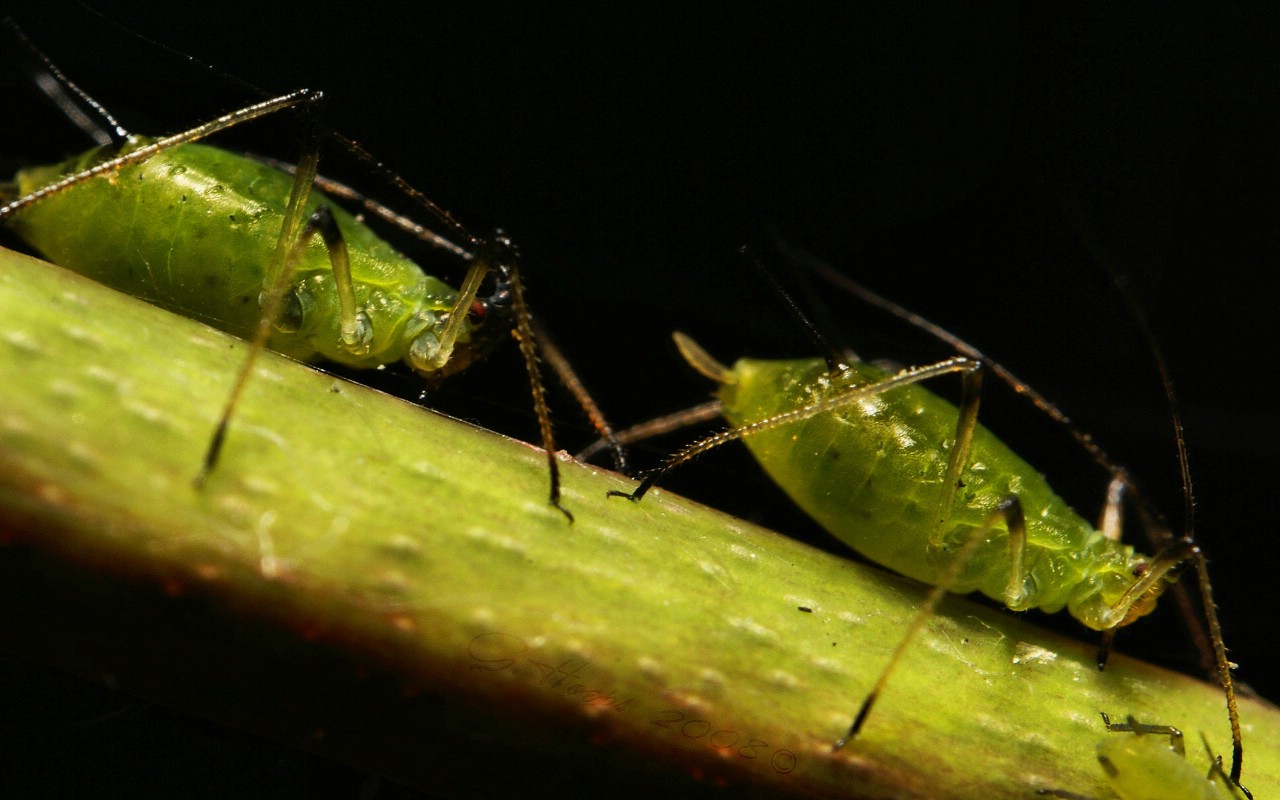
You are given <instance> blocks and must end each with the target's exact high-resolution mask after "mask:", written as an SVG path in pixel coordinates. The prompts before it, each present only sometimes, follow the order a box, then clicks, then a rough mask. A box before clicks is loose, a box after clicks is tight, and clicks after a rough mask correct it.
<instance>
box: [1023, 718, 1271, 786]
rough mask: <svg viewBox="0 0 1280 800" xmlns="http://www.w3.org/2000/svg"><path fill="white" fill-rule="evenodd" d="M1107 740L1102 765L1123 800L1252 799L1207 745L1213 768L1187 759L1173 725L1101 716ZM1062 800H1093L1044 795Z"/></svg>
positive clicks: (1100, 755)
mask: <svg viewBox="0 0 1280 800" xmlns="http://www.w3.org/2000/svg"><path fill="white" fill-rule="evenodd" d="M1102 720H1103V724H1105V725H1106V727H1107V732H1108V733H1112V734H1118V735H1115V736H1107V737H1106V738H1105V739H1103V740H1102V741H1100V742H1098V750H1097V754H1098V763H1099V764H1100V765H1101V766H1102V770H1103V772H1104V773H1106V776H1107V785H1108V786H1109V787H1110V788H1111V790H1112V791H1114V792H1115V793H1116V795H1117V796H1118V797H1119V798H1120V800H1243V799H1244V798H1248V797H1251V795H1250V794H1249V793H1248V792H1247V791H1245V790H1244V789H1243V788H1241V787H1240V786H1238V785H1236V784H1234V783H1232V782H1231V779H1230V778H1228V777H1227V774H1226V772H1225V771H1224V770H1223V768H1222V760H1221V759H1220V758H1216V757H1215V756H1214V755H1213V753H1212V751H1210V750H1209V743H1208V741H1205V752H1206V753H1208V755H1209V769H1208V770H1207V771H1205V770H1204V769H1203V768H1201V767H1197V766H1196V765H1195V764H1194V762H1192V761H1189V760H1187V754H1186V745H1185V744H1184V742H1183V736H1182V731H1180V730H1178V729H1177V728H1175V727H1173V726H1171V725H1153V724H1150V723H1144V722H1138V721H1137V720H1136V719H1134V718H1133V717H1129V719H1128V720H1127V721H1125V722H1119V723H1113V722H1112V721H1111V720H1110V719H1109V718H1108V717H1107V715H1106V714H1103V715H1102ZM1039 794H1041V795H1045V796H1050V797H1060V798H1064V800H1092V798H1087V797H1085V796H1084V795H1079V794H1076V793H1074V792H1070V791H1064V790H1060V789H1059V790H1041V791H1040V792H1039Z"/></svg>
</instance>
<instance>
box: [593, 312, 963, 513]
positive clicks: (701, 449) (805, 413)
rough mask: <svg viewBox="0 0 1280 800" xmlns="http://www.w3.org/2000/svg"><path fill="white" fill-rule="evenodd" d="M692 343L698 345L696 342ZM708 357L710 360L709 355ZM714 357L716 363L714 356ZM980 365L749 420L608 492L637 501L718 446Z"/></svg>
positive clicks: (864, 387)
mask: <svg viewBox="0 0 1280 800" xmlns="http://www.w3.org/2000/svg"><path fill="white" fill-rule="evenodd" d="M685 339H686V340H687V341H688V342H691V341H692V340H688V337H685ZM693 346H694V347H697V345H696V344H695V345H693ZM698 350H701V348H700V347H699V348H698ZM706 357H707V358H708V359H711V357H710V356H709V355H708V356H706ZM711 360H712V362H714V359H711ZM980 366H981V364H980V363H979V362H977V361H974V360H972V359H968V358H964V357H962V356H957V357H956V358H948V359H946V360H944V361H939V362H937V363H936V364H928V365H925V366H921V367H910V368H908V369H904V370H902V371H901V372H899V373H897V374H896V375H891V376H889V377H888V378H885V379H884V380H882V381H877V382H876V383H869V384H860V385H857V386H851V387H848V388H846V389H844V390H842V391H840V392H837V393H836V394H833V395H832V396H830V397H826V398H823V399H822V400H819V401H818V402H815V403H812V404H810V405H807V406H803V407H801V408H796V409H792V410H791V411H786V412H783V413H781V414H775V415H774V416H772V417H766V418H765V419H761V420H756V421H755V422H751V423H748V424H746V425H743V426H741V427H738V428H731V429H729V430H726V431H721V432H719V433H715V434H712V435H710V436H707V437H705V438H702V439H699V440H697V441H695V442H692V443H690V444H688V445H686V446H685V447H683V448H681V449H680V450H678V451H677V452H676V453H675V454H673V455H672V456H670V457H669V458H668V459H667V460H666V461H665V462H664V463H663V464H662V465H661V466H660V467H658V468H657V469H655V470H653V471H652V472H650V473H649V474H648V475H647V476H646V477H645V478H644V480H643V481H641V482H640V485H639V486H637V487H636V489H635V490H634V491H632V492H620V491H611V492H609V496H610V497H625V498H627V499H628V500H632V501H638V500H640V499H641V498H643V497H644V496H645V495H646V494H648V492H649V490H650V489H652V488H653V487H654V486H655V485H656V484H657V483H658V481H660V480H661V479H662V478H663V476H665V475H666V474H667V473H668V472H670V471H671V470H673V469H676V468H677V467H679V466H681V465H683V464H686V463H688V462H689V461H691V460H693V459H694V458H696V457H698V456H700V455H702V454H703V453H705V452H707V451H708V450H714V449H715V448H717V447H719V446H721V445H724V444H728V443H729V442H734V441H738V440H739V439H745V438H747V437H748V436H753V435H755V434H758V433H762V432H763V431H767V430H772V429H774V428H778V427H781V426H783V425H790V424H792V423H795V422H802V421H804V420H806V419H811V418H813V417H816V416H818V415H819V414H826V413H829V412H831V411H837V410H839V409H841V408H845V407H847V406H849V405H852V404H854V403H857V402H858V401H860V400H864V399H866V398H868V397H874V396H875V395H878V394H883V393H885V392H888V391H892V390H893V389H896V388H898V387H901V386H909V385H911V384H914V383H919V382H921V381H926V380H929V379H931V378H936V377H939V376H942V375H949V374H951V373H955V372H961V373H964V372H972V371H974V370H976V369H978V368H979V367H980Z"/></svg>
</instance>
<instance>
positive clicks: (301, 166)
mask: <svg viewBox="0 0 1280 800" xmlns="http://www.w3.org/2000/svg"><path fill="white" fill-rule="evenodd" d="M305 141H307V145H306V147H305V148H304V150H303V153H302V157H301V158H299V159H298V171H297V172H296V173H295V174H294V176H293V187H292V189H290V191H289V201H288V204H287V205H286V207H285V214H284V221H283V223H282V224H281V226H280V236H279V238H278V239H277V240H276V248H275V255H274V257H273V259H272V264H271V268H270V270H269V272H268V273H267V274H268V275H270V276H271V279H270V283H269V285H268V286H267V288H266V291H265V292H264V296H263V302H262V315H261V316H260V317H258V326H257V328H256V329H255V330H254V336H253V340H252V341H251V342H250V345H249V352H248V353H246V355H245V358H244V361H243V362H241V364H240V371H239V373H237V375H236V380H235V383H233V384H232V387H231V392H230V394H228V396H227V400H226V402H225V403H224V404H223V406H222V413H221V415H220V416H219V417H218V424H217V426H216V427H215V428H214V431H213V438H212V439H211V440H210V442H209V448H208V450H207V451H206V452H205V457H204V463H203V464H202V466H201V468H200V472H199V474H197V475H196V478H195V481H194V483H195V487H196V488H197V489H200V488H202V487H203V486H204V484H205V481H207V480H208V478H209V475H210V474H211V473H212V472H213V469H214V467H215V466H216V465H217V463H218V456H219V454H220V453H221V452H222V444H223V442H224V441H225V440H226V436H227V426H228V425H229V424H230V421H231V414H232V413H233V412H234V411H235V407H236V403H237V402H238V401H239V399H240V395H241V393H243V392H244V387H245V385H246V384H247V383H248V381H249V375H250V374H251V373H252V371H253V365H254V363H255V362H256V361H257V359H258V354H259V353H261V352H262V350H263V348H265V347H266V346H267V340H268V339H269V338H271V330H272V328H273V327H274V326H275V324H276V323H277V321H279V319H280V313H281V311H282V310H283V308H284V294H285V292H286V291H287V289H288V287H289V285H290V284H291V283H292V281H293V274H294V272H296V270H297V263H298V259H299V257H300V256H301V254H302V249H303V247H304V246H305V243H303V242H301V241H300V237H299V235H298V230H299V227H300V226H301V224H302V215H303V213H304V211H305V209H306V202H307V197H308V195H310V193H311V186H312V182H313V181H314V179H315V174H316V169H317V168H318V166H319V163H320V142H319V139H318V138H317V136H316V127H315V125H314V123H309V124H308V125H307V138H306V140H305Z"/></svg>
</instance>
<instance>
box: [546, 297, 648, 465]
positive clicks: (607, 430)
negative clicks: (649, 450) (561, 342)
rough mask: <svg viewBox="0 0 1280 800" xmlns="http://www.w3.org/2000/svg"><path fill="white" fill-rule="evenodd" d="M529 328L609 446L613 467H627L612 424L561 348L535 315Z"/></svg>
mask: <svg viewBox="0 0 1280 800" xmlns="http://www.w3.org/2000/svg"><path fill="white" fill-rule="evenodd" d="M529 323H530V328H531V329H532V330H533V333H534V335H535V336H537V337H538V343H539V344H540V345H541V348H540V349H541V351H542V358H543V360H544V361H546V362H547V363H549V364H550V365H551V369H553V370H554V371H555V373H556V375H557V376H558V377H559V378H560V383H562V384H563V385H564V387H565V388H566V389H568V390H569V393H570V394H572V395H573V398H574V399H575V400H577V401H578V406H579V407H580V408H582V410H583V412H584V413H585V414H586V415H587V419H588V420H590V422H591V427H593V428H595V429H596V434H597V435H598V436H599V441H600V442H602V443H603V445H602V447H603V448H605V449H608V450H609V453H610V455H611V456H612V458H613V468H614V470H616V471H618V472H626V471H627V453H626V450H625V449H624V448H623V443H622V441H621V439H620V438H619V436H618V433H617V432H616V431H614V429H613V425H611V424H610V423H609V420H608V418H606V417H605V415H604V411H602V410H601V409H600V405H599V404H598V403H597V402H596V399H595V397H593V396H592V394H591V391H590V390H589V389H587V386H586V384H585V383H583V382H582V378H580V377H579V376H578V371H577V370H575V369H574V368H573V365H572V364H570V363H569V359H568V358H566V357H565V355H564V353H563V352H561V350H560V347H559V346H558V345H557V344H556V343H555V340H553V339H552V338H551V335H550V334H549V333H547V329H546V326H545V325H543V324H542V323H541V322H539V321H538V319H537V317H532V316H531V317H530V320H529Z"/></svg>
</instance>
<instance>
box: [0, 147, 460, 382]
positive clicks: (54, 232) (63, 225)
mask: <svg viewBox="0 0 1280 800" xmlns="http://www.w3.org/2000/svg"><path fill="white" fill-rule="evenodd" d="M150 141H152V140H149V139H146V138H143V137H139V136H131V137H130V138H129V140H128V142H127V143H126V145H125V146H124V147H123V148H121V149H116V148H114V147H101V148H95V149H94V150H90V151H88V152H86V153H84V154H82V155H79V156H76V157H74V158H71V159H69V160H67V161H64V162H62V163H60V164H55V165H52V166H42V167H35V168H31V169H27V170H24V171H22V172H20V173H19V174H18V176H17V188H18V192H19V194H20V195H23V196H25V195H28V194H30V193H31V192H33V191H35V190H36V189H38V188H40V187H43V186H45V185H47V184H50V183H52V182H54V181H55V180H57V179H59V178H62V177H63V176H66V175H73V174H76V173H79V172H82V171H84V170H86V169H89V168H90V167H92V166H94V165H95V164H97V163H100V162H102V161H105V160H106V159H109V158H115V157H117V156H121V155H125V154H127V153H129V152H131V151H134V150H136V149H137V148H139V147H142V146H144V145H146V144H148V143H150ZM293 181H294V178H293V176H291V175H289V174H287V173H285V172H282V171H280V170H278V169H275V168H273V167H270V166H267V165H265V164H262V163H259V162H258V161H255V160H253V159H251V158H248V157H245V156H241V155H237V154H235V153H231V152H228V151H226V150H222V149H219V148H216V147H211V146H207V145H202V144H186V145H181V146H178V147H175V148H172V149H168V150H161V151H160V152H159V153H157V154H155V155H154V156H152V157H150V158H149V159H147V160H146V161H144V162H143V163H141V164H138V165H135V166H128V167H124V168H122V169H120V170H119V171H118V173H116V174H115V175H113V176H111V177H109V178H99V179H95V180H90V181H86V182H84V183H82V184H80V185H77V186H74V187H72V188H70V189H68V190H67V191H64V192H61V193H58V194H54V195H51V196H49V197H46V198H44V199H42V200H41V201H40V202H39V203H35V204H33V205H31V206H29V207H27V208H24V209H22V210H21V211H20V212H19V213H18V214H16V215H14V217H13V218H12V219H11V220H9V225H10V227H11V228H12V229H13V230H14V232H15V233H17V234H18V235H19V236H20V237H22V238H23V239H24V240H25V241H26V242H27V243H28V244H30V245H31V246H32V247H34V248H36V249H37V250H39V251H40V252H41V253H43V254H44V255H45V256H46V257H48V258H49V259H50V260H51V261H53V262H55V263H57V264H60V265H62V266H65V267H68V268H70V269H73V270H75V271H77V272H80V273H82V274H84V275H86V276H88V277H91V278H93V279H94V280H97V281H100V282H102V283H105V284H107V285H109V286H113V287H115V288H117V289H121V290H122V291H126V292H129V293H130V294H133V295H136V296H139V297H142V298H144V299H147V300H149V301H151V302H154V303H156V304H158V305H161V306H164V307H167V308H170V309H172V310H175V311H179V312H181V313H184V314H187V315H189V316H194V317H196V318H198V319H202V320H204V321H206V322H208V323H209V324H211V325H214V326H215V327H218V328H221V329H223V330H226V331H228V332H231V333H235V334H238V335H240V336H242V337H251V335H252V333H253V331H254V328H255V326H256V325H257V323H258V319H259V317H260V316H261V314H262V306H261V304H260V302H259V297H260V295H262V293H263V292H264V290H265V286H266V283H267V281H268V279H269V276H268V270H269V268H270V265H271V264H272V254H273V253H274V252H275V249H276V247H277V242H278V239H279V237H280V230H281V225H282V222H283V220H284V215H285V211H286V203H287V201H288V198H289V194H290V190H291V188H292V185H293ZM321 205H325V206H326V207H327V208H328V209H329V211H330V213H331V214H332V216H333V220H334V223H335V224H336V226H337V228H338V230H339V231H340V233H341V236H342V239H343V240H344V241H345V243H346V250H347V252H348V254H349V259H350V265H351V274H352V281H351V283H352V288H353V290H354V294H355V306H356V307H357V308H358V309H360V314H361V319H360V322H359V326H358V330H357V331H356V335H355V337H354V338H353V340H351V341H346V340H345V337H343V336H341V335H339V333H338V332H339V331H340V328H341V325H340V320H341V316H342V315H341V310H340V298H339V286H338V285H337V284H338V282H337V281H336V280H335V277H334V271H333V268H332V266H331V264H330V258H329V255H328V252H327V250H326V247H325V245H324V244H323V243H322V242H321V241H320V238H319V237H312V239H311V241H310V242H308V243H307V244H306V245H305V250H303V251H302V252H301V253H300V254H299V258H298V261H297V266H296V272H295V273H294V279H293V281H292V288H291V290H290V291H289V292H288V294H287V295H286V297H285V301H284V307H283V309H282V313H281V318H280V320H279V322H278V323H277V324H276V326H275V329H274V330H273V332H272V335H271V339H270V341H269V346H270V347H271V348H272V349H274V350H278V351H280V352H283V353H286V354H288V355H290V356H293V357H294V358H299V359H304V360H311V359H315V358H317V357H320V358H324V359H328V360H330V361H335V362H338V363H341V364H346V365H348V366H353V367H374V366H378V365H380V364H387V363H394V362H396V361H404V362H406V363H407V364H408V365H409V366H410V367H412V368H413V369H415V370H416V371H418V372H420V373H422V374H425V375H428V376H432V377H434V376H441V377H442V376H443V375H445V374H449V373H452V372H456V371H457V370H459V369H462V368H463V367H465V366H466V365H467V364H468V363H470V361H472V360H474V356H475V355H476V354H474V353H470V352H468V350H475V349H480V344H481V343H480V342H475V343H474V344H473V337H472V324H471V322H470V321H467V320H464V321H463V325H462V329H461V331H460V333H459V342H460V346H459V348H458V349H457V350H456V351H455V352H454V353H453V355H452V358H449V359H447V365H444V364H441V363H439V358H438V357H437V354H436V346H437V344H438V339H439V334H440V331H441V329H442V327H443V324H444V320H443V316H444V314H445V312H447V311H448V310H449V309H450V308H451V307H452V306H453V304H454V302H455V300H456V298H457V292H456V291H454V290H453V289H452V288H451V287H449V286H448V285H447V284H445V283H444V282H443V281H441V280H439V279H437V278H434V277H430V276H428V275H426V274H424V273H423V271H422V269H421V268H420V267H418V265H417V264H415V263H413V262H412V261H410V260H408V259H407V258H405V257H404V256H402V255H401V254H400V253H398V252H397V251H396V250H395V249H394V248H392V247H391V245H389V244H388V243H386V242H385V241H383V240H382V239H381V238H379V237H378V236H377V235H376V234H374V233H373V231H372V230H370V229H369V228H368V227H367V226H366V225H364V224H363V223H362V222H360V221H358V220H356V219H355V218H354V217H352V216H351V215H350V214H349V213H347V212H345V211H343V210H342V209H341V208H338V207H336V206H333V205H332V203H331V202H329V201H327V199H326V198H325V197H324V196H323V195H321V194H320V193H319V192H314V191H313V192H311V193H310V196H309V198H308V201H307V204H306V206H305V212H304V214H303V217H304V218H307V217H310V216H311V215H312V214H314V213H315V212H316V210H317V209H319V208H320V206H321ZM442 366H443V367H444V370H443V371H442V369H441V368H442Z"/></svg>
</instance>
